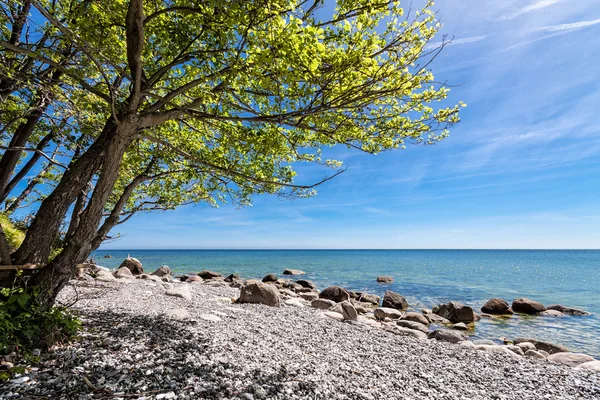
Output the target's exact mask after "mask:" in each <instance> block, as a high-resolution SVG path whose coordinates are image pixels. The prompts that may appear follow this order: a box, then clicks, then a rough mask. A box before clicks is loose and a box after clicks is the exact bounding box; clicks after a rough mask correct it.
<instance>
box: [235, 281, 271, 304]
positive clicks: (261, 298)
mask: <svg viewBox="0 0 600 400" xmlns="http://www.w3.org/2000/svg"><path fill="white" fill-rule="evenodd" d="M239 302H240V303H258V304H266V305H268V306H272V307H279V302H280V299H279V291H278V290H277V288H276V287H275V286H273V285H270V284H265V283H262V282H259V281H255V280H250V281H247V282H246V283H244V284H243V285H242V287H241V289H240V300H239Z"/></svg>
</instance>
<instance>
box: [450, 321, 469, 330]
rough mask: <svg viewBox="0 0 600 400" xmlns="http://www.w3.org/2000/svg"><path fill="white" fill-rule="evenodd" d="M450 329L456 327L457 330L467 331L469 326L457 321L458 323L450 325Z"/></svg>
mask: <svg viewBox="0 0 600 400" xmlns="http://www.w3.org/2000/svg"><path fill="white" fill-rule="evenodd" d="M451 328H452V329H456V330H459V331H468V330H469V327H468V326H467V325H466V324H465V323H464V322H459V323H458V324H454V325H452V326H451Z"/></svg>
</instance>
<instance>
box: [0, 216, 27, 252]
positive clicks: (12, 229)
mask: <svg viewBox="0 0 600 400" xmlns="http://www.w3.org/2000/svg"><path fill="white" fill-rule="evenodd" d="M0 224H2V229H4V234H5V235H6V239H7V240H8V245H9V246H10V247H11V248H13V249H16V248H18V247H19V246H20V245H21V243H23V240H24V239H25V232H23V231H22V230H20V229H19V228H17V227H16V226H15V224H14V223H13V222H12V221H11V220H10V219H9V218H8V216H7V215H6V214H0Z"/></svg>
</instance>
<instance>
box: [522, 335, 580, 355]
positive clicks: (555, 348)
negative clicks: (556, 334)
mask: <svg viewBox="0 0 600 400" xmlns="http://www.w3.org/2000/svg"><path fill="white" fill-rule="evenodd" d="M523 342H529V343H532V344H533V345H534V346H535V347H536V349H537V350H544V351H547V352H548V353H550V354H554V353H568V352H569V349H567V348H566V347H565V346H561V345H559V344H553V343H548V342H543V341H541V340H536V339H531V338H516V339H515V340H513V343H514V344H516V345H519V344H520V343H523ZM525 354H527V353H525Z"/></svg>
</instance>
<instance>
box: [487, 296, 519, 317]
mask: <svg viewBox="0 0 600 400" xmlns="http://www.w3.org/2000/svg"><path fill="white" fill-rule="evenodd" d="M481 312H484V313H486V314H492V315H501V314H512V313H513V310H512V309H511V308H510V306H509V305H508V303H507V302H506V300H504V299H499V298H493V299H489V300H488V301H487V302H486V303H485V304H484V305H483V307H481Z"/></svg>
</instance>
